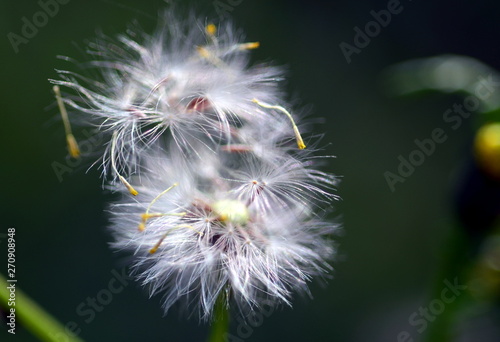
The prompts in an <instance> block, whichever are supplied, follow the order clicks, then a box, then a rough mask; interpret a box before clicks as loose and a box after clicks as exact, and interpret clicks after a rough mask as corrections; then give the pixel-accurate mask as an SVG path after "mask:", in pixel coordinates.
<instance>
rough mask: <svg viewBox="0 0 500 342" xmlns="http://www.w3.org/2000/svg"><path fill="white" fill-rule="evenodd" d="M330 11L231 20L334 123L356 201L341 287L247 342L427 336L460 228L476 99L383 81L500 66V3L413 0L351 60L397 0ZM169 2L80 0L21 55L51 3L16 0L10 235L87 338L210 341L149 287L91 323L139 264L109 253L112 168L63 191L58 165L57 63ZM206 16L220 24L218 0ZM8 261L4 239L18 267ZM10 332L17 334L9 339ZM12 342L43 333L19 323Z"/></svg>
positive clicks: (345, 196) (298, 4)
mask: <svg viewBox="0 0 500 342" xmlns="http://www.w3.org/2000/svg"><path fill="white" fill-rule="evenodd" d="M222 1H223V2H226V3H228V2H229V1H224V0H222ZM233 1H234V2H238V1H235V0H233ZM192 3H194V2H192ZM325 3H326V2H321V1H307V2H306V1H285V0H280V1H264V0H259V1H253V0H242V1H241V4H239V5H237V6H235V8H234V10H233V11H232V12H231V18H232V19H233V20H234V22H235V23H236V26H237V27H239V28H242V29H243V30H244V31H245V32H246V34H247V37H248V39H249V40H250V41H255V40H258V41H260V42H261V48H259V49H258V50H256V51H255V52H254V53H253V56H254V61H263V60H264V61H269V60H273V61H275V62H276V63H277V64H280V65H286V66H287V68H288V70H289V76H290V77H289V79H288V81H287V84H286V87H287V89H288V90H289V91H290V94H291V97H290V98H299V99H300V102H301V103H302V104H304V105H306V106H309V105H310V109H311V110H310V113H311V118H313V119H317V118H323V119H324V121H321V122H319V123H318V124H317V125H316V126H315V130H316V132H324V133H325V137H324V139H323V144H329V145H328V146H327V148H326V152H325V153H327V154H333V155H335V156H336V157H337V158H336V159H334V160H331V161H330V162H329V164H328V165H327V166H326V167H325V170H328V171H331V172H333V173H335V174H337V175H341V176H342V183H341V185H340V187H339V190H338V193H339V195H340V196H341V197H342V200H341V201H340V202H338V203H336V211H335V213H334V214H333V215H332V219H333V218H335V219H338V220H340V221H342V222H343V226H344V236H342V237H339V238H338V241H339V243H340V247H339V258H338V259H339V260H338V261H337V262H336V263H335V268H336V271H335V274H334V279H333V280H331V281H329V284H328V285H327V286H326V287H321V286H319V285H317V284H314V285H312V293H313V295H314V299H313V300H307V299H301V298H297V299H296V300H295V301H294V308H293V309H289V308H284V309H283V310H281V311H280V312H275V313H273V314H272V315H271V317H269V318H265V320H264V322H263V324H262V326H260V327H258V328H256V329H254V331H253V333H252V334H251V337H249V338H248V339H245V341H371V342H377V341H380V342H388V341H397V339H396V336H397V334H398V333H399V332H400V331H402V330H409V331H410V332H412V333H413V334H414V336H415V337H418V334H416V333H414V330H412V327H411V326H410V325H409V323H408V317H409V316H410V315H411V314H412V313H413V312H414V311H416V310H418V308H419V306H421V305H426V304H427V303H429V300H430V299H432V298H429V292H430V291H429V290H430V287H431V283H432V281H433V280H434V276H435V273H436V271H437V269H438V267H439V265H440V262H441V252H440V251H441V249H442V247H443V244H444V243H445V238H446V236H447V234H448V233H449V230H450V229H451V227H452V225H451V223H452V222H453V213H452V207H451V199H452V193H453V188H454V184H455V182H454V180H455V178H456V175H457V174H458V173H459V172H460V168H461V165H462V164H463V163H464V161H465V159H466V158H467V155H468V153H469V151H470V142H471V139H472V134H473V123H474V118H472V119H470V120H469V121H468V122H465V124H463V125H462V126H461V127H460V128H459V129H458V130H456V131H452V130H450V129H449V126H448V125H447V124H446V123H444V122H443V120H442V113H443V112H444V111H445V110H446V109H448V108H450V107H451V106H452V104H453V103H454V102H458V101H461V98H459V97H452V96H445V95H442V94H430V95H428V96H426V97H411V98H405V99H392V98H389V97H387V96H386V95H385V94H384V90H383V88H382V87H381V82H380V72H381V71H382V70H383V69H384V68H385V67H387V66H389V65H391V64H394V63H397V62H401V61H404V60H407V59H411V58H417V57H427V56H433V55H437V54H442V53H457V54H466V55H470V56H472V57H475V58H478V59H480V60H482V61H484V62H485V63H487V64H490V65H492V66H493V67H499V66H500V58H499V57H500V50H499V46H500V39H499V38H500V30H499V29H498V25H497V22H498V17H499V15H500V5H498V4H494V2H489V1H476V2H472V1H442V2H439V3H436V2H432V3H431V2H424V1H416V0H414V1H411V2H410V1H402V5H403V8H404V10H403V11H402V12H401V13H400V14H398V15H397V16H394V17H393V18H392V20H391V23H390V24H389V25H388V27H386V28H384V29H382V31H381V33H380V34H379V35H378V36H377V37H375V38H373V39H372V41H371V42H370V44H369V45H368V46H367V47H366V48H364V49H363V50H362V52H361V53H360V54H359V55H353V56H352V59H353V60H352V63H350V64H348V63H346V60H345V59H344V57H343V55H342V53H341V51H340V49H339V44H340V43H341V42H342V41H345V42H348V43H351V44H352V40H353V37H354V31H353V28H354V27H355V26H360V27H363V26H364V25H365V24H366V23H367V22H368V21H370V20H372V17H371V16H370V11H371V10H375V11H379V10H381V9H384V8H386V6H387V2H386V1H351V2H349V1H334V2H332V3H329V4H325ZM163 7H164V2H163V1H160V0H156V1H154V0H149V1H141V2H139V1H135V2H134V1H120V2H118V1H116V2H115V1H105V0H101V1H98V0H87V1H82V0H71V1H70V2H69V3H68V4H66V5H62V6H61V8H60V10H59V13H58V14H57V15H56V16H55V17H54V18H50V20H49V22H48V24H47V25H46V26H45V27H42V28H40V29H39V32H38V33H37V35H36V36H35V37H34V38H32V39H30V40H29V43H28V44H26V45H21V46H20V51H19V53H17V54H16V53H14V51H13V49H12V47H11V46H10V43H9V41H8V39H7V34H8V33H9V32H15V33H18V34H19V33H20V30H21V25H22V22H21V18H22V17H23V16H26V17H28V18H30V17H31V16H32V15H33V14H34V13H35V12H37V11H39V10H40V7H39V6H38V5H37V3H36V2H35V1H7V0H1V2H0V33H1V36H2V38H1V44H0V53H1V60H0V61H1V66H0V69H1V73H0V94H1V95H0V98H1V99H2V101H1V107H0V116H1V119H2V120H3V121H1V122H0V151H1V155H0V156H1V168H0V198H1V205H0V218H1V220H0V225H1V231H0V232H1V233H5V232H6V230H7V228H8V227H15V228H16V230H17V263H16V266H17V277H18V285H19V286H21V287H22V288H23V289H24V290H25V291H26V292H27V293H28V294H29V295H30V296H31V297H32V298H34V299H35V300H36V301H37V302H38V303H40V304H41V305H42V306H43V307H44V308H46V309H47V310H48V311H49V312H50V313H52V314H53V315H54V316H55V317H56V318H57V319H58V320H60V321H61V322H63V323H66V322H69V321H74V322H76V323H77V324H78V326H79V327H80V328H81V334H80V337H82V338H83V339H85V340H87V341H203V340H204V338H205V336H206V334H207V331H208V328H207V326H205V325H200V324H198V323H197V322H196V320H186V319H184V318H179V315H178V314H177V312H175V311H172V312H171V313H169V315H168V316H166V317H162V314H163V312H162V310H161V308H160V300H159V298H152V299H148V295H147V294H146V292H145V291H144V290H143V289H142V288H141V287H140V286H139V285H138V284H137V283H135V282H129V285H128V286H127V287H126V288H125V289H124V290H123V291H122V292H121V293H118V294H116V295H114V297H113V299H112V301H111V303H110V304H109V305H107V306H106V307H104V309H103V311H102V312H99V313H97V314H96V317H95V319H94V320H93V321H92V322H90V323H88V324H87V323H85V321H84V319H85V318H86V317H87V316H83V317H82V316H81V315H78V313H77V312H76V308H77V307H78V306H79V305H80V303H82V302H84V301H85V300H86V298H87V297H95V296H96V294H97V293H98V292H99V291H100V290H102V289H103V288H107V286H108V282H109V281H110V279H111V278H112V277H113V276H112V274H111V271H112V270H118V271H120V270H121V268H122V267H123V265H124V259H123V256H121V255H118V254H116V253H114V252H112V251H111V250H110V249H109V248H108V242H109V241H110V240H111V238H110V236H109V234H108V232H107V229H106V226H107V220H108V216H107V214H106V212H104V209H105V207H106V203H107V202H108V201H109V200H110V199H111V198H112V196H110V195H109V194H106V193H103V191H102V189H101V185H102V181H101V179H100V178H99V171H97V170H96V169H91V170H90V171H89V172H86V171H87V167H88V165H89V163H90V161H91V160H86V161H85V162H84V163H81V164H80V165H78V166H76V167H75V168H74V172H72V173H71V174H69V173H68V174H65V175H64V176H63V178H64V179H63V182H59V181H58V179H57V177H56V176H55V174H54V171H53V169H52V166H51V164H52V163H53V162H54V161H56V162H60V163H63V164H64V163H65V156H66V150H65V145H64V135H63V129H62V125H61V122H60V121H59V118H58V112H57V110H56V108H55V107H54V99H53V96H52V92H51V86H50V84H49V83H48V81H47V79H48V78H52V77H56V73H55V72H54V69H55V68H68V67H70V68H71V66H70V65H68V64H67V63H64V62H62V61H60V60H57V59H56V55H67V56H72V57H76V58H77V59H79V60H85V56H84V54H83V53H82V48H83V47H84V42H85V40H86V39H92V38H93V37H94V36H95V34H96V30H97V29H99V30H102V31H103V32H105V33H106V34H108V35H111V36H113V35H115V34H117V33H120V32H122V31H124V29H125V28H126V26H127V23H129V22H130V21H131V20H133V19H134V18H136V19H138V20H139V22H140V23H141V24H142V25H143V27H144V28H145V29H146V30H148V31H149V32H151V30H152V29H153V28H154V26H155V21H156V17H157V13H158V11H159V10H160V9H162V8H163ZM180 7H188V5H187V2H182V4H181V6H180ZM194 7H195V8H197V9H198V12H199V13H201V14H202V15H208V16H209V17H211V18H217V15H216V13H215V9H214V6H213V2H212V1H199V2H197V3H196V5H195V6H194ZM437 127H441V128H443V129H444V130H445V131H446V132H447V134H448V139H447V141H446V142H445V143H443V144H441V145H439V146H437V149H436V152H435V153H434V154H433V155H432V156H430V157H428V158H427V159H426V161H425V163H424V164H423V165H422V166H420V167H418V168H417V169H416V171H415V172H414V174H413V175H412V176H411V177H409V178H408V179H407V180H406V182H405V183H403V184H398V185H396V191H395V192H391V191H390V189H389V187H388V185H387V183H386V181H385V179H384V176H383V173H384V172H385V171H391V172H396V168H397V165H398V160H397V158H398V156H399V155H400V154H401V155H403V156H408V154H409V153H410V152H411V151H412V150H414V149H415V145H414V143H413V141H414V139H417V138H418V139H424V138H428V137H430V135H431V131H432V130H433V129H435V128H437ZM5 255H6V242H5V240H4V239H3V240H0V265H2V266H1V272H2V273H5V272H6V266H5V264H6V262H4V260H6V256H5ZM234 328H236V326H235V327H234ZM232 333H233V335H235V336H236V335H237V334H236V329H233V330H232ZM5 336H7V333H6V332H5V328H4V327H3V326H2V327H1V328H0V340H2V341H3V340H5ZM7 337H11V336H7ZM9 340H15V341H32V340H34V339H33V338H32V337H31V335H30V334H29V333H27V332H26V331H23V328H22V327H20V326H19V327H18V334H17V335H16V337H15V339H9Z"/></svg>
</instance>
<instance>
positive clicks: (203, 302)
mask: <svg viewBox="0 0 500 342" xmlns="http://www.w3.org/2000/svg"><path fill="white" fill-rule="evenodd" d="M258 45H259V43H257V42H246V41H245V40H244V39H243V35H242V34H241V33H240V32H237V31H235V29H234V27H233V26H232V25H231V24H225V23H220V24H217V25H215V24H206V21H205V20H199V19H196V18H194V17H189V18H188V19H186V20H178V19H177V18H176V17H175V15H174V14H173V13H171V12H167V13H166V14H164V17H163V19H162V24H161V25H160V26H159V29H158V30H157V31H156V33H154V34H152V35H148V34H146V33H144V32H142V31H141V30H137V29H136V30H130V31H129V32H128V33H127V34H124V35H120V36H118V37H117V38H113V39H112V38H109V37H106V36H101V37H99V38H98V39H97V40H96V41H95V42H94V43H92V44H91V45H90V46H89V53H90V55H92V56H93V58H94V60H93V61H92V62H90V63H89V64H88V65H90V66H91V67H92V68H95V69H96V71H98V73H99V75H100V79H99V80H90V79H87V78H85V77H83V76H80V75H78V74H76V73H73V72H68V71H59V76H60V79H59V80H52V82H53V83H54V84H57V85H59V86H61V87H62V88H65V89H66V94H65V97H64V102H65V104H66V105H67V106H68V107H69V108H70V113H69V114H70V115H69V116H70V117H73V116H77V117H78V119H77V120H76V121H77V122H81V123H83V124H89V125H92V126H94V127H96V128H97V129H98V130H99V131H100V132H103V133H104V134H105V135H106V136H107V137H108V142H107V143H105V144H104V151H103V153H102V166H103V170H104V173H105V178H106V179H107V181H108V182H109V184H110V185H109V188H110V189H112V190H113V191H115V192H117V193H119V195H120V198H119V200H117V201H116V202H115V203H113V204H112V205H111V206H110V210H109V211H110V213H111V221H112V223H111V231H112V233H113V236H114V241H113V243H112V246H113V247H114V248H115V249H118V250H122V251H125V252H128V253H130V254H132V255H133V256H134V259H133V260H134V261H133V266H132V267H133V270H134V273H135V275H136V277H137V278H138V279H139V280H140V281H141V282H142V284H143V285H144V286H147V287H148V288H149V291H150V293H151V295H155V294H161V295H162V296H163V299H162V300H163V306H164V309H165V311H168V310H170V308H172V307H173V306H174V305H176V304H178V305H179V306H180V308H182V309H184V310H185V311H186V312H187V315H188V316H197V317H198V318H199V319H200V320H209V319H211V318H212V315H213V308H214V304H215V302H216V300H217V298H219V297H220V296H221V295H222V294H225V297H226V298H227V303H226V304H227V305H234V306H235V307H236V308H237V309H238V310H239V312H241V313H242V314H245V313H248V312H250V311H252V310H256V309H259V308H260V307H261V306H262V305H263V303H267V304H269V303H272V304H273V305H279V304H286V305H291V302H292V299H293V296H294V295H295V294H296V293H298V294H306V295H310V293H309V289H308V283H309V282H310V281H311V280H312V279H313V278H322V277H326V276H327V274H328V272H329V271H330V270H331V266H330V265H329V262H330V261H331V260H332V258H333V256H334V254H335V249H334V248H333V247H332V244H331V236H332V234H333V233H335V231H336V230H337V226H336V225H335V224H332V223H330V222H328V221H327V220H326V219H325V217H326V215H327V213H328V212H329V210H330V209H331V203H332V201H333V200H335V199H336V198H337V197H336V195H334V193H333V191H334V187H335V185H336V182H337V181H336V179H335V177H333V176H331V175H329V174H327V173H324V172H322V171H318V170H316V169H315V167H316V163H315V160H314V158H313V157H312V152H307V151H304V148H305V143H304V140H303V138H302V136H301V133H300V130H301V129H302V128H301V127H302V126H301V125H300V124H296V123H295V119H296V118H294V117H295V116H296V115H295V113H293V112H292V108H291V106H290V105H289V104H288V102H287V101H286V100H284V99H283V93H282V92H281V90H280V87H279V86H278V84H279V81H280V80H282V79H283V73H282V70H281V69H280V68H277V67H274V66H271V65H269V64H259V65H255V66H250V64H249V52H250V50H252V49H254V48H256V47H257V46H258ZM313 145H314V143H313ZM117 180H119V181H120V182H118V181H117Z"/></svg>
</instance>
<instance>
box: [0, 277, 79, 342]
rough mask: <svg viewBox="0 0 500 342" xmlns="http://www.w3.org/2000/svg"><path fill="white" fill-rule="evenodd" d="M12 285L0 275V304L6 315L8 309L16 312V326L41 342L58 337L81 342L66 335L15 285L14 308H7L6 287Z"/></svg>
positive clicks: (7, 290)
mask: <svg viewBox="0 0 500 342" xmlns="http://www.w3.org/2000/svg"><path fill="white" fill-rule="evenodd" d="M12 284H16V283H10V282H7V280H6V279H5V277H4V276H3V274H1V273H0V303H1V304H3V305H2V306H4V307H5V308H6V311H7V313H8V314H10V308H14V309H15V310H16V311H15V315H16V325H17V324H22V325H23V327H24V328H26V329H27V330H29V331H30V332H31V333H32V334H33V335H35V336H36V337H37V338H38V339H40V340H41V341H47V342H54V341H59V340H60V337H61V336H64V337H65V341H68V342H83V340H81V339H79V338H78V337H76V336H74V335H72V334H71V333H67V332H66V330H65V328H64V326H63V325H61V324H60V323H59V322H58V321H56V320H55V319H54V318H53V317H52V316H51V315H50V314H49V313H47V312H46V311H45V310H43V309H42V308H41V307H40V306H39V305H38V304H37V303H35V302H34V301H33V300H32V299H31V298H29V297H28V296H27V295H26V294H24V293H23V292H22V291H21V290H20V289H19V288H18V287H17V285H16V286H15V289H16V290H15V306H12V307H9V305H8V303H9V296H10V290H9V289H8V288H7V287H8V286H11V285H12ZM7 321H8V319H7ZM7 327H8V326H7Z"/></svg>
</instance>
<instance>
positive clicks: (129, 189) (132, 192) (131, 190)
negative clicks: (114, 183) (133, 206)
mask: <svg viewBox="0 0 500 342" xmlns="http://www.w3.org/2000/svg"><path fill="white" fill-rule="evenodd" d="M119 178H120V181H121V182H122V183H123V185H125V187H126V188H127V190H128V191H129V192H130V193H131V194H132V195H134V196H137V195H138V194H139V192H138V191H137V190H135V189H134V187H133V186H132V185H130V183H129V182H127V180H126V179H125V178H123V176H119Z"/></svg>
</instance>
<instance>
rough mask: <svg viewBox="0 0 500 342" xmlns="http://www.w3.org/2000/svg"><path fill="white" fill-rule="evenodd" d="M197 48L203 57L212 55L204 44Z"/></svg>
mask: <svg viewBox="0 0 500 342" xmlns="http://www.w3.org/2000/svg"><path fill="white" fill-rule="evenodd" d="M196 50H197V51H198V53H199V54H200V56H201V57H203V58H208V57H210V52H208V50H207V49H205V48H204V47H203V46H197V47H196Z"/></svg>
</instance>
